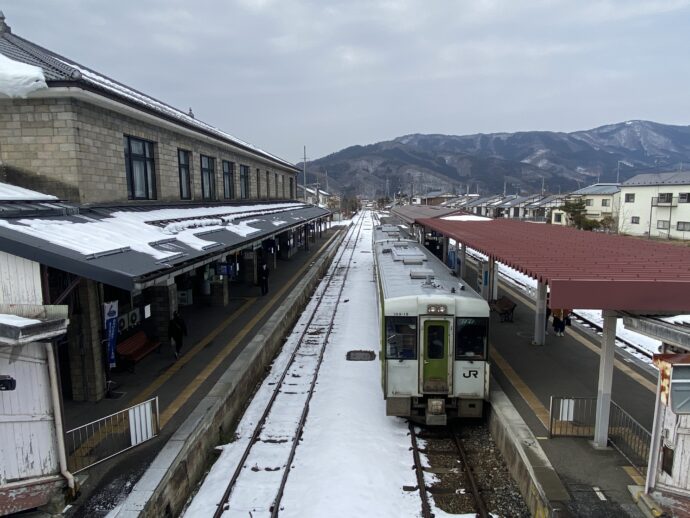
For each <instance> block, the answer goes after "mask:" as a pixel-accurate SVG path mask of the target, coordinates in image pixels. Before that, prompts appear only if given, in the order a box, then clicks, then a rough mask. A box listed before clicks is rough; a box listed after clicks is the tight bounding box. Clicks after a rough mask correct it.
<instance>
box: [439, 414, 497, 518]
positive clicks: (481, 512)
mask: <svg viewBox="0 0 690 518" xmlns="http://www.w3.org/2000/svg"><path fill="white" fill-rule="evenodd" d="M448 432H449V435H450V436H451V439H453V443H454V444H455V448H456V449H457V451H458V455H459V456H460V460H461V461H462V469H463V471H464V472H465V476H466V477H467V482H468V483H469V485H470V491H471V492H472V497H473V498H474V503H475V505H476V506H477V515H478V516H479V517H480V518H489V517H490V514H489V512H488V511H487V510H486V504H485V503H484V499H483V498H482V495H481V492H480V491H479V486H478V485H477V479H475V478H474V472H473V471H472V468H471V467H470V464H469V462H468V461H467V453H466V452H465V448H464V447H463V445H462V440H461V438H460V435H459V434H458V432H457V430H456V428H455V425H449V426H448Z"/></svg>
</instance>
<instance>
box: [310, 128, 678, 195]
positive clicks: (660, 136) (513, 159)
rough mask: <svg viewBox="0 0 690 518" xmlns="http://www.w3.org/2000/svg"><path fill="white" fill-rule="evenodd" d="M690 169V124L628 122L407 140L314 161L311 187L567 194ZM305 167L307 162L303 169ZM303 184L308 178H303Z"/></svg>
mask: <svg viewBox="0 0 690 518" xmlns="http://www.w3.org/2000/svg"><path fill="white" fill-rule="evenodd" d="M683 163H685V164H686V167H690V126H670V125H666V124H658V123H655V122H648V121H628V122H621V123H618V124H610V125H608V126H602V127H599V128H595V129H592V130H587V131H576V132H573V133H558V132H551V131H524V132H518V133H491V134H476V135H465V136H455V135H420V134H414V135H406V136H403V137H398V138H396V139H394V140H390V141H387V142H379V143H377V144H371V145H368V146H352V147H348V148H346V149H343V150H342V151H338V152H337V153H333V154H331V155H328V156H326V157H323V158H320V159H318V160H314V161H312V162H307V175H308V177H307V182H308V183H313V182H315V181H318V182H319V184H320V185H321V186H322V187H325V185H326V179H327V181H328V186H329V189H330V190H332V191H334V192H339V193H341V194H362V195H364V196H367V197H370V198H373V197H379V196H383V195H385V194H386V192H388V193H389V194H390V196H392V195H393V193H394V192H406V193H409V192H410V191H411V190H412V191H414V193H415V194H420V193H422V194H423V193H426V192H430V191H436V190H443V191H451V192H452V191H455V192H457V193H465V192H468V191H469V192H472V193H474V192H479V193H480V194H481V193H487V194H488V193H499V192H503V190H504V185H505V190H506V192H507V193H509V194H513V193H525V194H531V193H537V192H541V190H542V186H543V188H544V190H545V191H546V192H550V193H558V192H568V191H571V190H574V189H577V188H578V187H584V186H586V185H589V184H592V183H595V182H597V181H601V182H615V181H616V176H617V175H619V176H620V181H621V182H622V181H624V180H626V179H627V178H630V177H632V176H634V175H635V174H638V173H640V172H650V171H669V170H676V169H678V168H679V167H682V164H683ZM299 166H300V167H302V164H299ZM299 181H300V183H301V182H302V175H300V178H299Z"/></svg>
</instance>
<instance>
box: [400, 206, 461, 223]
mask: <svg viewBox="0 0 690 518" xmlns="http://www.w3.org/2000/svg"><path fill="white" fill-rule="evenodd" d="M391 212H392V213H393V214H395V215H396V216H398V217H399V218H400V219H402V220H403V221H404V222H405V223H408V224H412V223H414V222H415V221H416V220H417V219H419V218H432V217H433V218H437V217H439V216H446V215H448V214H452V213H454V212H459V211H458V209H450V208H447V207H440V206H438V205H398V206H395V207H393V208H392V209H391Z"/></svg>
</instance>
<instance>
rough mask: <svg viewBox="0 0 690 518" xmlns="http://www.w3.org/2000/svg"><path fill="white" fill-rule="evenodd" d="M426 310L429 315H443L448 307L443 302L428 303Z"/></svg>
mask: <svg viewBox="0 0 690 518" xmlns="http://www.w3.org/2000/svg"><path fill="white" fill-rule="evenodd" d="M426 312H427V313H428V314H430V315H445V314H446V313H447V312H448V307H447V306H446V305H445V304H429V305H428V306H427V307H426Z"/></svg>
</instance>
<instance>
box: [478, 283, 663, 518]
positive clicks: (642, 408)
mask: <svg viewBox="0 0 690 518" xmlns="http://www.w3.org/2000/svg"><path fill="white" fill-rule="evenodd" d="M502 287H503V289H501V290H499V291H500V293H499V296H500V295H507V296H508V297H509V298H510V299H512V300H513V301H515V302H516V303H517V307H516V308H515V312H514V319H513V322H501V321H500V319H499V317H498V315H497V314H496V313H493V312H492V316H491V328H490V344H491V349H490V358H491V363H492V374H493V376H494V377H495V379H496V380H497V381H498V383H499V384H500V385H501V388H502V389H503V391H504V392H505V393H506V395H507V396H508V397H509V399H510V400H511V402H512V404H513V405H514V407H515V408H516V409H517V411H518V412H519V413H520V415H521V416H522V418H523V419H524V421H525V423H526V424H527V425H528V426H529V428H530V429H531V431H532V433H533V434H534V436H535V437H536V438H537V440H538V441H539V444H540V446H541V448H542V449H543V451H544V453H545V454H546V456H547V457H548V459H549V461H550V462H551V464H552V466H553V468H554V469H555V470H556V472H557V473H558V476H559V477H560V479H561V482H562V484H563V486H564V487H565V488H566V489H567V491H568V493H569V495H570V500H569V501H567V502H564V505H565V507H566V510H565V513H566V514H564V515H566V516H567V515H570V516H582V517H590V516H596V517H604V518H606V517H612V518H613V517H621V516H629V517H634V518H639V517H643V516H651V515H652V514H653V512H652V513H651V514H648V513H647V512H643V510H641V508H640V506H638V503H636V501H635V500H634V498H633V495H632V493H631V491H630V489H629V486H635V485H637V486H640V485H642V486H643V485H644V479H643V478H642V477H641V475H640V474H639V473H638V472H637V471H635V469H634V468H633V467H632V466H631V465H630V464H629V463H628V461H626V459H625V458H624V457H623V456H622V455H621V454H620V453H619V452H617V451H616V450H614V449H612V448H608V449H606V450H598V449H595V448H594V446H593V445H592V442H591V439H587V438H573V437H553V438H549V404H550V398H551V396H563V397H596V395H597V383H598V375H599V350H600V340H601V337H600V336H598V335H597V334H596V333H595V332H594V331H592V330H590V329H589V328H584V327H581V326H578V325H576V324H574V325H573V326H571V327H569V328H567V330H566V334H565V336H562V337H561V336H556V335H555V334H554V333H553V331H552V330H551V328H550V322H549V330H548V331H549V334H548V335H547V336H546V343H545V345H543V346H539V345H533V343H532V341H533V336H534V304H533V302H532V301H531V300H529V298H528V297H526V296H525V295H524V294H522V293H520V292H518V291H517V290H516V289H512V288H511V287H508V286H506V285H505V283H503V284H502ZM655 390H656V371H655V370H654V369H653V368H651V367H650V366H649V365H647V364H645V363H644V362H642V361H640V360H639V359H637V358H635V357H634V356H632V355H631V354H628V353H627V352H625V351H623V350H620V348H617V350H616V368H615V371H614V376H613V387H612V400H613V401H614V402H616V403H617V404H618V405H619V406H620V407H622V408H623V410H625V411H626V412H627V413H629V414H630V415H631V416H632V417H633V418H634V419H635V420H636V421H637V422H638V423H639V424H641V425H642V426H643V427H645V428H646V429H647V430H651V429H652V420H653V415H654V399H655ZM641 507H644V506H641ZM650 511H652V510H650ZM559 516H560V514H559Z"/></svg>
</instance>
